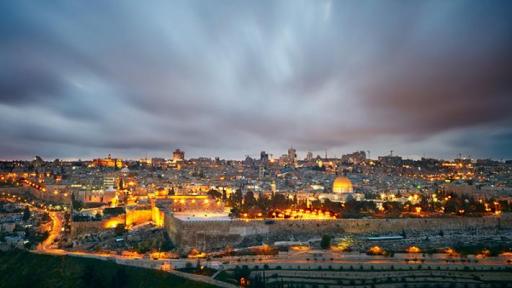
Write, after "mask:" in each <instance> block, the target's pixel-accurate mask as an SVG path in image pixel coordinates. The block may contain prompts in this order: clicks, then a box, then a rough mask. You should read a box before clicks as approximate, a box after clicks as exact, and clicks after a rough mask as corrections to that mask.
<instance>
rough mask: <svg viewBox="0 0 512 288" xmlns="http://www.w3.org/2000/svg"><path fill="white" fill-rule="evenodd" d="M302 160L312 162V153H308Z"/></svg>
mask: <svg viewBox="0 0 512 288" xmlns="http://www.w3.org/2000/svg"><path fill="white" fill-rule="evenodd" d="M304 160H306V161H313V153H312V152H311V151H310V152H308V154H307V155H306V158H305V159H304Z"/></svg>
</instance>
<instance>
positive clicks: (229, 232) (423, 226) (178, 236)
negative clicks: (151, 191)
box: [164, 212, 512, 251]
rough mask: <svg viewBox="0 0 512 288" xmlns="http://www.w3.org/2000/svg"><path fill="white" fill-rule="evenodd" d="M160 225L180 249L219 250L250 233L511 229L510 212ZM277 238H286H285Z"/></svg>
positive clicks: (169, 219) (168, 217) (172, 220)
mask: <svg viewBox="0 0 512 288" xmlns="http://www.w3.org/2000/svg"><path fill="white" fill-rule="evenodd" d="M164 226H165V229H166V230H167V232H168V234H169V236H170V238H171V239H172V241H173V242H174V243H175V244H176V245H177V246H178V247H179V248H180V249H182V250H184V251H186V250H188V249H190V248H198V249H201V250H205V251H208V250H214V249H222V248H225V247H226V246H227V245H231V246H236V245H239V244H240V243H241V242H242V241H243V240H244V238H246V237H250V236H253V235H262V236H263V237H264V238H266V237H280V235H282V236H284V237H289V236H290V235H314V236H315V237H321V236H322V235H323V234H331V235H336V234H341V233H344V232H346V233H372V232H373V233H379V234H385V233H400V232H402V231H405V232H421V231H433V232H439V231H440V230H466V229H492V228H509V229H510V228H512V213H505V214H503V215H501V217H493V216H490V217H481V218H477V217H453V218H397V219H336V220H277V221H275V222H274V224H265V221H263V220H251V221H244V220H230V221H183V220H180V219H178V218H176V217H174V215H173V214H172V212H166V213H165V219H164ZM281 240H289V239H287V238H284V239H281Z"/></svg>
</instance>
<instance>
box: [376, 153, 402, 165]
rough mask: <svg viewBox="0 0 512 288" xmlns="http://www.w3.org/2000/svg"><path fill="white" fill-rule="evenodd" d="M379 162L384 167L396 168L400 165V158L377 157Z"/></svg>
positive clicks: (390, 156) (391, 156)
mask: <svg viewBox="0 0 512 288" xmlns="http://www.w3.org/2000/svg"><path fill="white" fill-rule="evenodd" d="M379 162H380V163H381V164H382V165H384V166H390V167H397V166H400V165H401V164H402V157H400V156H393V155H388V156H379Z"/></svg>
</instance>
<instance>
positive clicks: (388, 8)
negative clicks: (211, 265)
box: [0, 1, 512, 158]
mask: <svg viewBox="0 0 512 288" xmlns="http://www.w3.org/2000/svg"><path fill="white" fill-rule="evenodd" d="M0 6H1V7H0V11H1V12H0V13H1V14H2V15H0V16H2V17H1V18H0V36H1V39H3V40H4V41H3V42H2V44H1V45H0V64H1V65H0V112H2V113H1V114H0V121H1V122H3V123H9V125H4V126H0V133H2V135H7V136H8V140H7V141H6V142H4V143H3V146H1V147H0V158H13V157H25V158H29V157H31V156H33V155H34V154H41V155H43V156H47V157H62V156H60V155H64V154H65V156H66V157H72V156H73V155H75V156H76V157H84V156H87V157H90V156H97V155H95V154H101V153H108V151H110V150H113V151H116V152H117V153H119V154H120V155H122V156H125V157H140V156H142V155H145V154H150V155H167V154H168V153H169V151H170V150H171V149H173V148H175V147H181V148H183V149H185V150H187V151H192V155H194V156H198V155H202V154H205V153H206V154H208V153H211V154H208V155H209V156H217V155H220V156H225V157H237V158H241V157H243V156H244V155H245V154H257V153H258V151H260V150H270V151H275V152H276V154H278V153H280V152H279V151H284V149H285V148H286V147H288V146H289V145H292V144H293V145H294V146H295V147H298V148H299V149H303V150H313V151H323V150H324V149H329V150H330V151H333V153H341V152H349V151H350V150H348V149H372V150H374V151H376V153H383V152H384V151H387V150H390V149H394V150H395V151H397V152H398V153H403V154H408V155H418V154H422V153H424V148H425V147H427V146H428V147H429V148H430V149H432V151H429V152H428V153H432V154H434V155H440V156H443V157H444V156H447V155H448V156H449V154H453V155H455V154H456V153H458V150H459V148H460V147H455V146H454V143H456V142H457V140H456V139H455V138H457V139H465V140H467V141H469V142H467V150H468V151H469V153H473V155H491V156H492V157H499V156H501V157H512V151H511V150H510V149H507V148H506V145H505V144H503V140H502V139H501V138H499V137H494V136H493V135H495V134H492V133H498V132H496V131H509V130H510V127H511V124H512V119H511V117H510V116H509V114H510V113H508V111H510V109H511V108H512V95H511V93H512V87H511V84H510V83H512V79H511V75H512V73H511V72H512V71H511V67H512V65H511V64H512V54H511V53H510V52H509V51H511V50H512V35H511V34H510V31H511V30H512V20H511V19H510V17H509V15H508V14H509V13H508V11H510V8H512V7H510V6H512V5H511V4H510V3H509V2H508V1H486V2H474V1H449V2H447V1H422V2H400V1H380V2H374V1H353V2H352V1H332V2H331V1H316V2H310V1H277V2H276V1H257V2H234V1H218V2H211V3H210V2H208V3H205V2H202V1H197V2H196V1H176V2H172V3H170V2H167V1H161V2H160V1H156V2H153V3H152V4H151V5H140V3H137V2H136V1H126V2H123V3H115V5H114V3H112V2H108V1H98V2H87V3H80V2H69V1H56V2H54V3H52V4H51V5H48V4H42V3H37V2H32V3H28V2H16V3H2V4H0ZM484 130H488V131H491V132H492V133H491V132H489V133H490V134H489V133H488V135H489V138H488V141H489V142H488V143H487V144H486V145H481V144H479V143H476V142H475V141H474V140H472V139H476V138H477V137H475V136H476V135H477V134H478V133H481V131H484ZM500 133H501V132H500ZM503 133H506V132H503ZM447 135H448V136H447ZM449 135H452V137H450V136H449ZM455 135H456V136H455ZM454 139H455V140H454ZM505 142H506V141H505ZM20 143H23V145H17V144H20ZM472 143H474V145H473V144H472ZM500 143H501V144H500ZM359 147H360V148H359ZM492 147H496V148H499V149H498V150H497V151H499V155H498V153H496V151H494V150H491V149H493V148H492ZM397 149H398V150H397ZM420 150H421V151H420Z"/></svg>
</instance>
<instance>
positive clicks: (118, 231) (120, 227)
mask: <svg viewBox="0 0 512 288" xmlns="http://www.w3.org/2000/svg"><path fill="white" fill-rule="evenodd" d="M114 231H115V233H116V235H117V236H120V235H123V234H124V232H125V226H124V224H122V223H119V224H117V226H116V228H115V230H114Z"/></svg>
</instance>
